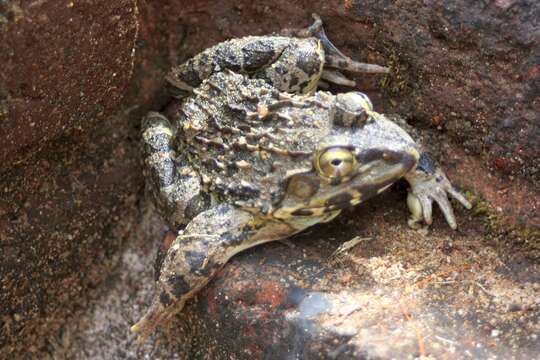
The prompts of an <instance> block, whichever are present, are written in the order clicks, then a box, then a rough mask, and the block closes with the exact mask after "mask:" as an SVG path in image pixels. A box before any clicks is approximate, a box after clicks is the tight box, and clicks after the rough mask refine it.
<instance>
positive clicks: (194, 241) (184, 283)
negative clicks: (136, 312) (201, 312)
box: [132, 204, 297, 339]
mask: <svg viewBox="0 0 540 360" xmlns="http://www.w3.org/2000/svg"><path fill="white" fill-rule="evenodd" d="M296 231H297V230H294V229H292V228H291V227H289V226H288V225H286V224H281V223H277V224H276V223H273V225H268V224H258V222H256V221H255V218H254V216H253V215H251V214H249V213H247V212H245V211H242V210H238V209H236V208H234V207H232V206H230V205H228V204H220V205H218V206H216V207H214V208H211V209H209V210H207V211H205V212H203V213H201V214H199V215H198V216H196V217H195V218H194V219H193V220H192V221H191V222H190V223H189V224H188V225H187V227H186V228H185V230H184V231H182V232H180V234H179V235H178V237H177V238H176V240H175V241H174V242H173V244H172V245H171V247H170V248H169V250H168V253H167V256H166V258H165V260H164V262H163V266H162V268H161V272H160V277H159V283H158V287H159V294H158V295H157V296H156V298H155V299H154V301H153V303H152V306H151V307H150V310H149V311H148V313H147V314H146V315H145V316H144V318H143V319H141V320H140V321H139V322H138V323H137V324H136V325H135V326H133V328H132V330H133V331H135V332H138V333H141V334H142V335H141V337H142V338H143V339H144V338H145V337H146V335H147V334H149V333H150V332H152V331H153V329H154V328H155V327H156V326H157V325H158V324H159V323H161V322H162V321H164V320H166V319H167V318H169V317H170V316H172V315H174V314H175V313H177V312H178V311H180V310H181V309H182V308H183V306H184V304H185V302H186V301H187V300H188V299H190V298H192V297H193V296H194V295H195V294H196V293H197V292H198V291H199V290H200V289H201V288H203V287H204V286H205V285H206V284H207V283H208V282H209V281H210V280H211V279H212V278H213V277H214V276H215V274H216V273H217V272H218V271H219V270H220V269H221V268H222V267H223V265H225V264H226V263H227V261H228V260H229V259H230V258H231V257H232V256H233V255H235V254H237V253H238V252H240V251H243V250H245V249H247V248H250V247H252V246H255V245H258V244H261V243H264V242H268V241H272V240H278V239H281V238H284V237H287V236H289V235H292V234H293V233H294V232H296Z"/></svg>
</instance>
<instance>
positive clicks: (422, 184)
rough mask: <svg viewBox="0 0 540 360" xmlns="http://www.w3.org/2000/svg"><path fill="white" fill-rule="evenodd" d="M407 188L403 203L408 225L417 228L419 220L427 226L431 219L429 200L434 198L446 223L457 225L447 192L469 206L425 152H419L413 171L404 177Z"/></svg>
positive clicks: (468, 207) (431, 200)
mask: <svg viewBox="0 0 540 360" xmlns="http://www.w3.org/2000/svg"><path fill="white" fill-rule="evenodd" d="M405 178H406V179H407V181H408V182H409V184H410V185H411V189H410V190H409V193H408V196H407V205H408V206H409V209H410V211H411V217H410V219H409V226H410V227H412V228H415V229H417V228H420V227H421V222H425V223H426V224H428V225H430V224H431V222H432V217H431V215H432V203H433V201H435V202H436V203H437V204H438V205H439V208H440V209H441V211H442V213H443V214H444V217H445V219H446V222H447V223H448V225H450V227H451V228H452V229H456V228H457V224H456V218H455V216H454V211H453V210H452V205H451V204H450V201H449V200H448V194H450V196H451V197H453V198H454V199H456V200H457V201H458V202H460V203H461V204H462V205H463V206H464V207H465V208H467V209H470V208H471V204H470V203H469V201H467V199H465V197H464V196H463V195H461V194H460V193H459V191H457V190H456V189H455V188H454V187H453V186H452V184H451V183H450V181H449V180H448V178H447V177H446V175H445V174H444V172H443V171H442V170H441V168H440V167H439V166H438V164H437V163H436V162H435V161H434V160H433V159H432V157H431V156H430V155H429V154H428V153H427V152H423V153H421V155H420V159H419V161H418V165H417V166H416V168H415V170H413V171H412V172H411V173H409V174H408V175H406V176H405Z"/></svg>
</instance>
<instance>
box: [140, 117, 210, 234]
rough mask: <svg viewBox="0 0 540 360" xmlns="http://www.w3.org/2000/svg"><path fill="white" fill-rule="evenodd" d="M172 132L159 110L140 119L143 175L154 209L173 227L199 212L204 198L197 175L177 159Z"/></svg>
mask: <svg viewBox="0 0 540 360" xmlns="http://www.w3.org/2000/svg"><path fill="white" fill-rule="evenodd" d="M174 138H175V131H174V129H173V127H172V126H171V124H170V123H169V120H168V119H167V118H166V117H165V116H163V115H162V114H160V113H157V112H150V113H148V114H147V115H146V116H145V117H144V119H143V122H142V145H143V153H144V162H145V175H148V176H147V177H148V179H149V181H148V186H149V188H150V190H151V193H152V195H153V198H154V202H155V205H156V208H157V209H158V211H159V212H160V213H161V214H162V216H164V217H165V218H166V219H167V220H168V221H169V224H170V225H172V226H177V225H181V224H185V223H187V221H189V219H191V218H192V217H194V216H195V215H196V214H197V213H199V212H200V211H202V209H204V208H205V206H206V205H207V204H206V203H207V200H206V198H205V197H204V196H203V194H202V193H201V185H200V180H199V178H198V177H197V176H196V175H195V173H194V171H193V170H192V169H191V168H190V167H189V166H187V165H183V166H182V165H180V164H179V163H178V162H177V154H176V152H175V150H174Z"/></svg>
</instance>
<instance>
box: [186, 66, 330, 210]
mask: <svg viewBox="0 0 540 360" xmlns="http://www.w3.org/2000/svg"><path fill="white" fill-rule="evenodd" d="M315 99H317V100H315V101H313V100H310V102H309V103H304V102H303V100H304V99H303V98H302V97H299V96H294V95H287V94H283V93H280V92H278V91H277V90H276V89H275V88H273V87H272V86H270V85H268V84H266V83H265V82H264V81H262V80H257V79H249V78H247V77H245V76H242V75H238V74H235V73H232V72H224V73H218V74H215V75H213V76H211V77H210V78H209V79H208V80H206V81H205V82H203V84H202V85H201V86H200V87H199V88H198V89H196V90H195V93H194V95H193V96H192V97H190V98H188V99H186V100H185V102H184V104H183V106H182V107H181V109H182V111H181V113H180V114H179V115H178V119H179V123H178V124H177V126H178V129H179V131H178V135H177V140H178V144H179V145H178V148H179V149H178V150H179V151H178V152H179V153H180V154H182V156H183V157H184V158H185V159H187V161H189V163H190V164H191V165H192V166H193V168H194V169H196V171H197V172H198V174H199V176H200V177H201V180H202V182H203V184H204V185H205V187H206V188H207V189H208V190H209V192H210V193H212V194H213V195H216V197H217V198H218V199H219V200H221V201H227V202H230V203H233V204H236V205H238V206H243V207H255V208H260V209H264V208H269V207H270V206H271V205H272V204H274V203H275V202H276V201H278V200H279V198H280V196H281V195H282V193H283V190H284V186H285V183H286V178H287V176H288V175H290V174H292V173H294V172H300V171H308V170H309V169H311V167H312V163H311V161H312V156H311V155H312V153H313V151H314V150H315V147H316V145H317V144H318V141H319V140H320V139H321V138H322V137H324V136H325V135H327V134H328V133H329V131H330V128H331V123H330V120H329V119H330V118H331V115H332V111H333V110H332V109H333V107H332V99H333V97H332V96H331V95H329V94H327V93H318V94H317V95H316V97H315Z"/></svg>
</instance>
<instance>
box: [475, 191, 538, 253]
mask: <svg viewBox="0 0 540 360" xmlns="http://www.w3.org/2000/svg"><path fill="white" fill-rule="evenodd" d="M465 196H466V197H467V199H468V200H469V201H470V202H471V203H472V204H473V208H472V213H473V214H474V216H476V217H480V218H481V219H482V222H483V223H484V226H485V231H486V234H487V235H488V236H487V238H489V239H490V240H492V241H493V243H494V244H496V245H500V246H508V247H510V248H512V249H515V251H516V252H517V251H519V250H521V251H524V252H525V253H526V254H527V256H528V257H530V258H540V231H539V230H536V229H532V228H530V227H527V226H517V225H512V224H510V223H509V222H508V221H507V220H505V218H504V216H502V215H501V214H500V213H499V212H497V211H496V210H495V209H493V208H492V206H491V205H490V204H489V202H488V201H487V200H486V199H484V198H483V197H481V196H480V195H477V194H474V193H473V192H471V191H467V192H466V193H465Z"/></svg>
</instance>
